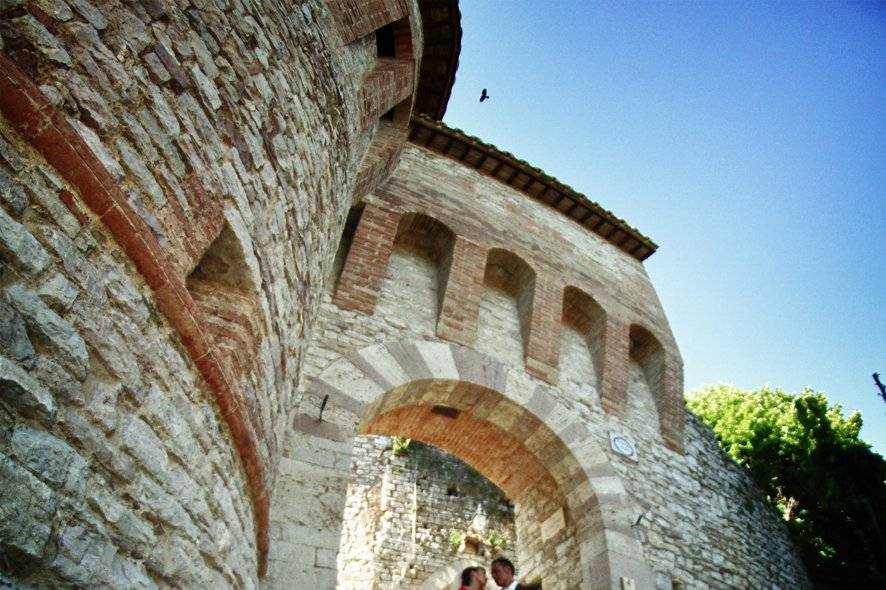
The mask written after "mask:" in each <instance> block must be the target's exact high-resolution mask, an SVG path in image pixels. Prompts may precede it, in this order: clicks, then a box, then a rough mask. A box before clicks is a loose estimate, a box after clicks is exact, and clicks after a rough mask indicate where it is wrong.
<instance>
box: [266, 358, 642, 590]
mask: <svg viewBox="0 0 886 590" xmlns="http://www.w3.org/2000/svg"><path fill="white" fill-rule="evenodd" d="M305 393H306V402H307V403H308V406H309V409H310V410H314V411H316V412H318V413H319V415H320V419H319V420H317V421H314V420H312V419H310V418H307V417H306V416H307V414H306V413H304V412H303V413H302V414H301V416H303V417H302V418H301V419H296V423H295V424H294V426H295V428H296V430H297V431H298V432H297V435H298V436H297V438H298V437H300V438H299V440H298V441H296V443H297V444H301V445H306V446H310V445H320V446H322V445H324V444H325V445H327V446H329V445H331V446H332V447H335V448H336V449H340V450H344V449H348V448H349V445H350V444H352V441H353V437H354V436H356V435H359V434H379V435H388V436H392V435H400V436H408V437H410V438H413V439H416V440H420V441H422V442H425V443H428V444H431V445H433V446H435V447H437V448H439V449H442V450H444V451H446V452H448V453H450V454H452V455H454V456H456V457H458V458H459V459H461V460H462V461H464V462H465V463H467V464H468V465H471V466H472V467H473V468H474V469H476V470H477V471H478V472H480V473H481V474H482V475H483V476H484V477H486V478H487V479H489V480H490V481H492V482H493V483H494V484H495V485H496V486H498V487H499V488H500V489H501V490H502V491H504V492H505V494H506V495H507V496H508V497H509V498H510V499H511V500H512V501H513V502H514V504H515V510H516V521H517V537H518V543H517V545H518V547H519V554H518V559H519V562H520V563H521V566H522V568H523V571H522V572H521V575H522V576H524V577H526V578H527V579H538V580H541V581H543V583H544V587H545V589H546V590H548V589H558V588H563V589H573V588H582V589H589V590H597V589H600V590H602V589H612V588H618V587H620V586H621V579H622V578H628V579H631V580H634V582H635V584H636V587H638V588H645V587H651V586H653V585H654V580H653V576H652V571H651V569H650V568H649V567H648V565H647V564H646V563H645V560H644V559H643V555H642V550H641V547H640V544H639V542H638V541H637V540H636V539H635V538H634V536H633V534H632V533H631V524H632V516H633V512H632V511H631V503H630V501H629V498H628V496H627V493H626V492H625V490H624V488H623V486H622V484H621V481H620V479H619V478H618V476H617V475H616V473H615V471H614V469H613V468H612V466H611V465H610V464H609V462H608V460H607V458H606V456H605V454H604V453H603V451H602V450H601V449H600V448H599V447H598V446H597V443H596V442H595V441H594V440H593V439H592V436H591V432H590V431H589V430H588V428H587V427H586V426H585V425H584V423H583V422H582V421H581V419H580V418H579V417H578V416H576V415H575V414H574V413H572V412H570V411H569V410H568V409H567V406H566V405H565V404H563V403H562V402H561V401H560V400H558V398H557V396H556V393H555V390H553V389H551V388H550V387H547V386H545V385H543V384H540V383H539V382H538V381H536V380H534V379H532V378H531V377H529V376H528V375H526V374H525V373H524V372H522V371H519V370H515V369H512V368H508V367H507V366H505V365H504V364H502V363H500V362H498V361H496V360H495V359H492V358H490V357H487V356H485V355H483V354H481V353H478V352H477V351H475V350H473V349H470V348H466V347H462V346H459V345H456V344H452V343H444V342H434V341H414V342H393V343H387V344H380V345H375V346H370V347H367V348H364V349H361V350H359V351H357V352H355V353H352V354H350V355H348V356H346V357H343V358H340V359H338V360H337V361H335V362H333V363H332V364H331V365H329V366H328V367H327V368H326V369H325V370H324V371H322V373H321V374H320V375H319V376H318V377H317V378H316V379H315V380H314V381H313V382H312V383H311V384H310V385H309V386H308V388H307V389H306V392H305ZM330 448H331V447H330ZM305 452H308V451H305ZM336 463H339V465H338V467H334V469H338V470H339V473H338V479H337V480H336V481H338V482H339V483H338V484H337V485H339V489H337V490H336V491H337V492H338V493H340V494H341V496H342V502H341V504H339V505H338V507H339V512H338V513H337V515H336V513H335V507H334V506H332V505H331V504H327V509H325V510H321V511H319V512H318V513H316V514H312V513H311V511H309V510H303V509H299V507H298V506H297V505H298V504H304V502H305V499H303V498H301V497H299V494H298V493H300V494H303V495H309V494H310V493H311V490H310V487H309V486H306V485H303V486H302V487H301V489H299V486H298V485H292V482H290V480H289V478H288V477H287V474H286V473H285V472H286V471H287V465H286V464H281V475H280V480H278V484H277V490H278V491H279V490H280V488H281V485H282V486H283V488H284V490H285V492H298V493H292V494H291V495H290V497H289V498H287V497H280V495H279V494H275V498H274V501H273V502H272V506H273V507H274V508H273V515H272V518H273V521H274V530H275V531H276V533H277V536H278V539H279V540H281V541H283V542H282V543H279V545H281V551H279V552H278V551H274V550H273V549H272V556H271V561H272V567H271V575H270V576H269V579H268V582H269V584H268V585H269V587H275V583H276V582H275V580H278V579H279V580H280V586H281V587H282V585H283V582H285V579H286V577H287V576H285V573H284V572H285V571H286V561H287V557H286V555H285V552H286V546H287V539H286V535H287V529H290V530H292V531H295V530H296V528H297V527H301V530H304V529H306V528H311V527H318V528H321V529H322V528H328V527H329V526H334V525H335V524H336V523H335V522H334V519H335V517H336V516H337V518H338V519H339V522H338V525H339V527H340V519H341V506H342V505H343V497H344V494H345V493H346V488H347V481H348V480H349V473H347V471H348V469H349V467H350V464H349V462H348V465H347V466H343V465H340V463H341V462H340V461H336ZM289 467H291V468H292V469H293V470H295V471H296V472H298V473H300V474H302V477H304V474H305V470H304V469H303V468H302V467H301V466H299V465H298V464H297V461H296V463H294V464H292V465H291V466H289ZM324 486H325V487H324V490H325V492H326V493H327V494H330V493H331V492H332V488H333V487H335V486H334V485H333V484H331V483H329V482H326V483H325V484H324ZM292 509H295V510H296V511H297V512H298V513H299V514H298V517H297V518H294V519H293V518H291V517H288V516H287V512H288V511H290V510H292ZM315 512H316V511H315ZM290 524H295V526H294V527H293V526H290ZM275 540H277V539H275ZM336 548H337V547H336ZM302 550H304V549H302ZM318 551H319V548H318ZM316 555H319V553H317V554H316ZM326 563H327V566H328V558H327V560H326ZM275 570H277V571H278V572H279V573H275ZM331 574H332V572H327V575H329V576H331ZM281 576H282V577H281ZM289 579H290V580H291V579H292V578H289ZM326 585H328V582H327V584H321V585H320V587H325V586H326ZM333 585H334V584H333ZM329 587H332V585H330V586H329Z"/></svg>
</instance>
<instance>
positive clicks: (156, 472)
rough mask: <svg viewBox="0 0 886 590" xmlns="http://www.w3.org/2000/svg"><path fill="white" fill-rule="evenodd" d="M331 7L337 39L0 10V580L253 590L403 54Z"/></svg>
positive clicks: (105, 5) (389, 145)
mask: <svg viewBox="0 0 886 590" xmlns="http://www.w3.org/2000/svg"><path fill="white" fill-rule="evenodd" d="M344 4H345V5H347V6H350V7H351V8H352V9H353V10H351V12H352V16H354V15H356V17H358V18H356V21H355V22H357V24H356V25H354V23H351V24H349V25H348V27H347V28H348V31H349V35H350V34H351V33H354V36H351V37H348V38H345V37H344V36H343V35H342V34H341V31H343V30H344V25H343V23H342V22H341V21H337V20H336V18H337V15H340V14H341V11H340V10H337V9H338V8H340V7H339V6H337V4H336V3H335V2H323V1H320V0H309V1H306V2H264V1H247V2H240V1H239V0H232V1H228V0H217V1H211V2H204V1H196V0H195V1H192V2H188V1H186V2H166V1H161V0H152V1H149V2H130V1H118V0H103V1H101V2H94V3H90V2H89V1H88V0H72V1H70V2H66V1H64V0H11V1H8V2H3V3H0V113H2V117H0V130H2V137H3V141H2V143H0V146H2V150H0V188H2V196H3V201H2V208H0V224H2V232H0V236H2V239H0V263H2V282H0V288H2V294H0V305H2V315H0V333H2V335H3V340H2V348H3V350H2V351H0V352H2V355H3V358H2V359H0V362H2V363H3V365H2V371H0V375H2V379H3V382H2V383H3V390H2V391H3V397H2V400H0V428H2V430H0V452H2V453H3V459H2V469H3V471H4V473H3V477H2V479H3V481H4V484H5V483H6V482H7V481H8V482H13V483H11V484H10V485H8V486H7V485H4V486H3V489H2V491H0V494H2V495H3V497H2V502H0V511H2V519H0V521H2V523H3V524H0V554H2V558H0V570H3V571H6V570H7V569H9V570H10V572H11V574H10V575H13V576H14V577H15V578H16V579H21V580H23V581H25V582H26V583H29V584H36V585H38V586H46V587H58V586H60V585H64V584H75V583H85V582H86V581H89V585H90V586H95V587H142V586H144V587H153V586H182V587H225V586H232V587H254V586H255V585H256V584H257V579H258V576H260V575H261V574H262V573H263V572H264V569H265V564H266V556H267V551H268V509H269V508H268V507H269V502H270V499H271V493H270V491H271V490H272V489H273V487H274V480H275V473H276V464H277V461H278V459H279V448H280V445H281V443H282V441H283V439H284V436H285V430H286V426H287V418H288V416H287V414H288V411H289V410H290V408H291V404H292V402H293V398H294V397H295V389H294V384H295V383H297V381H298V379H299V375H300V371H301V365H302V361H303V357H304V352H305V348H306V343H307V342H308V341H309V339H310V337H311V329H312V325H313V318H314V316H315V315H316V313H317V310H318V306H319V302H320V295H321V293H322V292H323V287H324V280H325V276H326V274H327V272H328V268H329V265H330V263H331V259H332V257H333V254H334V251H335V247H336V245H337V243H338V237H339V234H340V232H341V227H342V225H343V222H344V217H345V215H346V213H347V209H348V207H349V206H350V204H351V202H352V196H353V194H354V192H355V189H356V187H357V185H358V183H359V184H360V190H361V191H364V192H365V191H367V190H371V189H372V188H373V186H374V183H376V182H378V181H379V180H380V179H381V178H383V176H384V173H385V172H386V171H387V170H389V169H390V168H391V167H393V165H395V163H396V157H397V154H398V153H399V146H400V145H402V143H403V141H405V124H404V123H402V121H401V122H400V127H401V128H402V129H401V131H400V132H399V134H396V135H395V136H392V135H391V134H390V133H387V132H385V130H386V127H387V126H389V125H388V123H387V122H385V121H379V114H380V113H379V112H377V111H380V112H381V114H384V113H385V112H387V111H388V110H389V109H390V108H392V107H393V106H394V105H396V104H398V103H400V104H405V116H406V119H407V120H408V111H409V109H410V103H409V95H410V92H411V91H412V89H413V88H414V87H415V84H416V80H415V71H416V66H415V63H414V62H415V60H417V59H419V58H420V55H421V50H420V45H421V32H420V31H417V32H414V30H415V29H420V22H419V21H418V20H417V17H416V16H415V14H417V8H416V6H415V4H414V3H413V2H396V3H394V4H395V6H394V7H393V8H392V10H394V11H395V12H396V13H395V12H392V13H391V14H382V15H380V16H379V15H378V14H373V16H372V18H370V19H366V18H362V19H361V17H360V10H363V9H365V10H370V9H371V10H376V9H377V8H378V7H373V6H368V5H367V6H361V5H359V4H357V5H353V6H351V5H352V3H349V2H344ZM354 11H356V13H354ZM388 18H390V19H392V20H393V19H399V21H400V25H398V28H397V37H396V41H397V45H396V47H397V51H398V52H400V55H397V56H396V57H397V60H399V61H397V63H396V64H391V63H389V62H386V61H384V60H381V59H380V58H379V56H378V55H377V47H376V42H375V29H377V28H378V27H383V26H385V25H386V24H388V23H389V22H390V21H389V20H387V19H388ZM360 22H363V23H364V24H365V23H369V25H371V27H370V28H369V29H366V30H362V29H360V27H361V26H362V25H359V23H360ZM352 25H353V26H352ZM367 26H368V25H367ZM358 29H359V30H358ZM356 33H359V34H356ZM413 43H415V44H416V45H415V46H413ZM388 66H396V67H393V69H392V68H390V67H388ZM389 70H390V71H389ZM379 72H380V74H379V76H380V77H379V76H376V77H375V78H373V76H374V75H375V74H376V73H379ZM374 79H377V81H380V82H384V83H383V84H376V85H375V86H372V85H371V84H370V86H368V87H367V83H368V82H367V81H371V80H374ZM367 88H369V89H370V90H372V92H371V95H372V104H371V107H372V109H373V110H372V111H371V112H368V111H367V110H366V109H367V108H368V107H367V104H366V103H365V101H364V100H363V99H364V98H365V96H366V95H367V92H368V90H367ZM401 119H402V117H401ZM379 138H380V139H379ZM376 144H378V145H380V146H382V147H384V148H385V150H387V151H384V150H383V154H382V156H378V157H375V158H374V159H369V160H367V159H366V158H364V156H365V155H366V154H367V152H368V151H370V148H372V147H373V146H376ZM376 151H378V150H376ZM376 155H377V154H376ZM367 166H368V167H369V168H372V167H373V166H374V167H375V168H377V169H374V168H373V169H372V170H369V171H368V172H367ZM195 457H204V458H205V459H204V460H203V461H201V462H199V463H198V464H197V465H193V463H194V458H195ZM60 458H61V459H60ZM35 499H36V501H35ZM185 556H187V557H185Z"/></svg>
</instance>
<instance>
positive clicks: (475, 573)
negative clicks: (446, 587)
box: [461, 566, 486, 589]
mask: <svg viewBox="0 0 886 590" xmlns="http://www.w3.org/2000/svg"><path fill="white" fill-rule="evenodd" d="M461 585H462V586H467V587H468V588H475V589H480V588H483V587H484V586H486V570H485V569H483V568H482V567H480V566H472V567H466V568H465V569H464V570H462V572H461Z"/></svg>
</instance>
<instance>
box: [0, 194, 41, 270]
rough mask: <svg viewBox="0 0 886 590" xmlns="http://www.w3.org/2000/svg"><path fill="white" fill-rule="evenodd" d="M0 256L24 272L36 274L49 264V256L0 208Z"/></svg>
mask: <svg viewBox="0 0 886 590" xmlns="http://www.w3.org/2000/svg"><path fill="white" fill-rule="evenodd" d="M0 256H2V257H3V258H6V259H7V260H8V261H10V262H11V263H12V264H13V265H15V266H16V267H17V268H20V269H22V270H23V271H25V272H28V273H32V274H38V273H40V272H42V271H43V269H45V268H46V265H48V264H49V255H48V254H47V253H46V250H45V249H44V248H43V246H41V245H40V242H38V241H37V239H36V238H35V237H34V236H32V235H31V233H30V232H29V231H28V230H27V229H25V226H23V225H22V224H20V223H18V222H17V221H16V220H14V219H13V218H11V217H10V216H9V215H7V214H6V211H5V210H4V209H3V208H2V207H0Z"/></svg>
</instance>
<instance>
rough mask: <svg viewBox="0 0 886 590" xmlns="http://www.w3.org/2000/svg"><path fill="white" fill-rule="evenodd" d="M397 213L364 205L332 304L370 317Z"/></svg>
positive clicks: (376, 298) (385, 262) (389, 252)
mask: <svg viewBox="0 0 886 590" xmlns="http://www.w3.org/2000/svg"><path fill="white" fill-rule="evenodd" d="M399 224H400V214H399V213H394V212H392V211H388V210H385V209H382V208H380V207H375V206H373V205H366V207H365V209H364V210H363V214H362V215H361V216H360V222H359V223H358V224H357V231H356V232H354V240H353V242H352V243H351V249H350V250H349V251H348V255H347V258H345V264H344V267H343V268H342V273H341V277H340V278H339V281H338V287H337V288H336V291H335V296H334V298H333V300H332V301H333V303H335V304H336V305H338V306H339V307H341V308H342V309H350V310H353V311H359V312H360V313H364V314H366V315H372V314H373V312H374V311H375V304H376V302H377V301H378V295H379V292H380V291H381V286H382V281H384V278H385V271H386V270H387V267H388V259H389V258H390V255H391V248H392V247H393V245H394V238H395V237H396V235H397V227H398V226H399Z"/></svg>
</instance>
